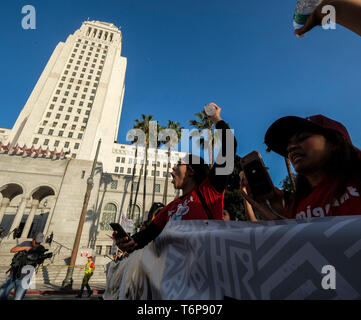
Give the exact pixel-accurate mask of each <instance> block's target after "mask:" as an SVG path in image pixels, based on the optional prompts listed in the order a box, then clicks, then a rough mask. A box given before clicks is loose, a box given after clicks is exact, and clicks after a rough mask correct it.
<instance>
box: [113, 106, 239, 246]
mask: <svg viewBox="0 0 361 320" xmlns="http://www.w3.org/2000/svg"><path fill="white" fill-rule="evenodd" d="M211 105H213V106H214V107H215V113H214V114H213V115H212V116H209V115H207V117H208V118H209V119H210V120H211V121H212V122H213V124H214V125H215V127H216V129H218V133H221V150H220V152H219V154H218V157H217V160H216V162H215V163H214V165H213V166H212V168H210V167H209V166H208V164H207V163H206V162H205V161H204V159H203V158H201V157H199V156H197V155H195V154H188V155H187V156H185V157H184V158H182V159H180V160H179V161H178V163H177V164H176V165H175V166H174V167H173V170H172V173H171V175H172V184H173V185H174V188H175V189H180V190H182V196H181V197H179V198H177V199H175V200H173V201H172V202H170V203H169V204H168V205H167V206H165V207H164V208H163V209H162V210H161V211H160V212H159V213H158V214H157V215H156V217H155V218H154V219H153V220H152V221H151V223H150V224H149V225H148V226H147V227H146V228H145V229H144V230H142V231H139V232H138V233H136V234H134V235H133V236H132V237H131V238H129V237H125V238H118V237H117V234H116V232H114V233H113V239H114V240H115V242H116V244H117V246H118V248H119V249H121V250H122V251H128V252H131V251H133V250H136V249H140V248H143V247H144V246H145V245H147V244H148V243H149V242H150V241H152V240H154V239H155V238H156V237H157V236H158V235H159V234H160V233H161V232H162V230H163V228H164V227H165V225H166V224H167V223H168V221H172V220H205V219H215V220H223V209H224V207H223V200H224V193H225V189H226V186H227V181H228V177H229V174H230V173H232V172H228V174H227V172H226V171H227V170H226V168H227V167H228V168H232V169H233V167H234V156H235V152H236V148H237V142H236V140H235V138H234V135H233V133H232V131H231V130H230V128H229V126H228V125H227V124H226V123H225V122H224V121H223V120H222V118H221V116H220V114H221V108H220V107H219V106H217V105H216V104H214V103H212V104H211ZM230 142H231V143H230ZM227 147H228V150H227ZM230 149H232V150H230ZM230 162H232V163H231V164H230ZM228 171H229V170H228ZM231 171H232V170H231Z"/></svg>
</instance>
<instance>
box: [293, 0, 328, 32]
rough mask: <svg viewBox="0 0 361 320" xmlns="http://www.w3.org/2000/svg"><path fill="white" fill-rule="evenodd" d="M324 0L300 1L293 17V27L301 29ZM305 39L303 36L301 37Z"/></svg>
mask: <svg viewBox="0 0 361 320" xmlns="http://www.w3.org/2000/svg"><path fill="white" fill-rule="evenodd" d="M321 2H322V0H298V1H297V5H296V10H295V14H294V16H293V27H294V28H295V29H299V28H301V27H302V26H303V25H304V24H305V23H306V21H307V19H308V18H309V16H310V15H311V13H312V12H313V10H315V9H316V7H317V6H318V5H319V4H320V3H321ZM301 37H303V36H301Z"/></svg>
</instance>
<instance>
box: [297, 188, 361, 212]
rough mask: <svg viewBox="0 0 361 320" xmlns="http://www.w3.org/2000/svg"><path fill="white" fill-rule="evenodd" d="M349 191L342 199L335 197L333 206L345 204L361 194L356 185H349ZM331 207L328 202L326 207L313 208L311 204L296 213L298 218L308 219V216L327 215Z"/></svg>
mask: <svg viewBox="0 0 361 320" xmlns="http://www.w3.org/2000/svg"><path fill="white" fill-rule="evenodd" d="M346 190H347V191H348V193H347V191H346V192H345V194H344V195H343V196H342V197H341V198H340V200H338V199H335V200H334V201H333V204H332V206H333V207H339V206H340V205H342V204H344V203H345V202H346V201H347V200H349V199H350V197H360V194H359V193H358V192H357V189H356V188H355V187H352V186H349V187H347V188H346ZM330 208H331V204H329V203H327V204H326V205H325V207H324V208H322V207H316V208H313V209H312V208H311V206H310V205H308V206H307V207H306V212H305V211H300V212H298V213H297V214H296V219H306V218H312V217H325V216H326V215H327V214H328V213H329V211H330Z"/></svg>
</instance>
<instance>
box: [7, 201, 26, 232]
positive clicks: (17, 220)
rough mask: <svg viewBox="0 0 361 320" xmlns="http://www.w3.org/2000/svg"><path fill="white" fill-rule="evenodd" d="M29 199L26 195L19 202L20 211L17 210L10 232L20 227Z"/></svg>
mask: <svg viewBox="0 0 361 320" xmlns="http://www.w3.org/2000/svg"><path fill="white" fill-rule="evenodd" d="M27 200H28V199H26V198H25V197H22V198H21V201H20V203H19V207H18V211H17V212H16V214H15V218H14V221H13V223H12V225H11V228H10V231H9V234H10V233H11V232H12V231H13V230H14V229H15V228H17V227H19V224H20V222H21V219H22V218H23V215H24V211H25V208H26V202H27Z"/></svg>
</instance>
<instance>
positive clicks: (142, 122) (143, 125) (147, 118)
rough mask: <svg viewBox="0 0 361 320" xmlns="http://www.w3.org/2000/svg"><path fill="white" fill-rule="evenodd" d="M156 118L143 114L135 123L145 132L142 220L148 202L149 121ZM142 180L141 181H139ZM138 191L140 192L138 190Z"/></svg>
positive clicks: (135, 126)
mask: <svg viewBox="0 0 361 320" xmlns="http://www.w3.org/2000/svg"><path fill="white" fill-rule="evenodd" d="M153 118H154V116H153V115H145V114H142V119H141V120H138V119H136V120H135V122H136V123H135V125H134V128H135V129H140V130H142V131H143V132H144V134H145V142H144V144H145V145H144V154H145V157H144V162H143V164H142V169H143V168H144V172H143V174H144V175H143V177H144V185H143V207H142V220H143V219H144V215H145V205H146V202H145V197H146V193H147V173H148V170H147V162H148V149H149V132H150V130H149V129H150V124H149V122H150V121H152V120H153ZM139 182H140V181H139ZM138 188H139V183H138V186H137V190H138ZM137 193H138V192H137ZM133 212H134V207H133Z"/></svg>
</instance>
